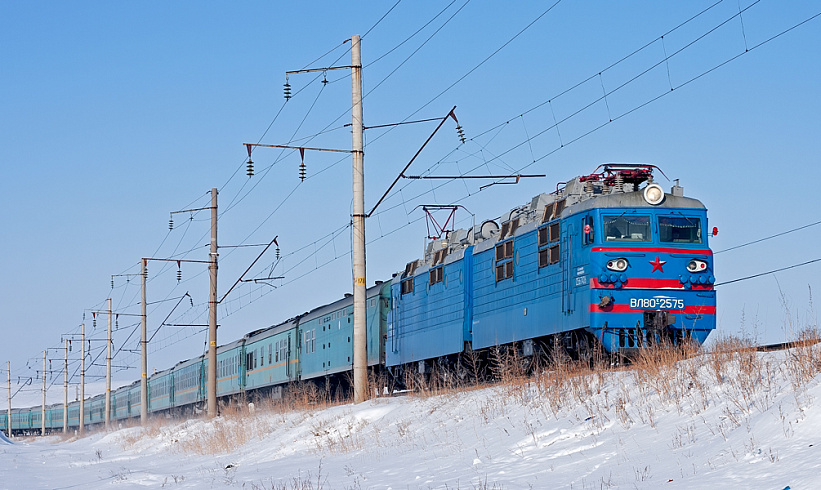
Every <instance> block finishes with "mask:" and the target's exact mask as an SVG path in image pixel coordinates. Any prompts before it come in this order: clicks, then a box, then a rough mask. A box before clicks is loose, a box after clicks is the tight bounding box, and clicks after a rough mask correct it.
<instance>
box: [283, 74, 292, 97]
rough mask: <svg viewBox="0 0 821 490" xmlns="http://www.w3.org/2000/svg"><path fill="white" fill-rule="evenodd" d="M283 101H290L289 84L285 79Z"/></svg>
mask: <svg viewBox="0 0 821 490" xmlns="http://www.w3.org/2000/svg"><path fill="white" fill-rule="evenodd" d="M284 87H285V100H290V99H291V84H290V83H288V79H285V85H284Z"/></svg>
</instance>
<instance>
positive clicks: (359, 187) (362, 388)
mask: <svg viewBox="0 0 821 490" xmlns="http://www.w3.org/2000/svg"><path fill="white" fill-rule="evenodd" d="M351 86H352V97H353V110H352V114H351V122H352V125H353V232H352V233H353V386H354V403H361V402H364V401H365V400H367V399H368V351H367V345H368V344H367V337H366V336H367V325H366V311H365V294H366V288H365V286H366V283H365V166H364V163H365V151H364V144H363V141H364V137H363V133H364V127H363V123H362V55H361V52H360V41H359V36H358V35H354V36H353V37H352V38H351Z"/></svg>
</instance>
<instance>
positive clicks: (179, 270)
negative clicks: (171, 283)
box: [177, 269, 182, 282]
mask: <svg viewBox="0 0 821 490" xmlns="http://www.w3.org/2000/svg"><path fill="white" fill-rule="evenodd" d="M180 281H182V270H181V269H177V282H180Z"/></svg>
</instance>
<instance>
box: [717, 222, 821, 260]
mask: <svg viewBox="0 0 821 490" xmlns="http://www.w3.org/2000/svg"><path fill="white" fill-rule="evenodd" d="M819 224H821V221H816V222H815V223H810V224H808V225H804V226H799V227H798V228H793V229H792V230H787V231H782V232H781V233H776V234H775V235H771V236H768V237H764V238H759V239H758V240H753V241H751V242H747V243H742V244H741V245H736V246H735V247H730V248H725V249H724V250H719V251H718V252H713V255H718V254H720V253H724V252H729V251H730V250H736V249H739V248H742V247H746V246H747V245H753V244H756V243H760V242H763V241H766V240H770V239H772V238H777V237H780V236H784V235H787V234H789V233H792V232H794V231H799V230H803V229H805V228H809V227H811V226H815V225H819Z"/></svg>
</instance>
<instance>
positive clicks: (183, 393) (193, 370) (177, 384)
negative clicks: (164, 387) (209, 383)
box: [174, 356, 207, 407]
mask: <svg viewBox="0 0 821 490" xmlns="http://www.w3.org/2000/svg"><path fill="white" fill-rule="evenodd" d="M206 362H207V360H206V358H205V356H199V357H195V358H194V359H189V360H187V361H182V362H180V363H178V364H177V365H176V366H174V407H185V406H188V405H192V406H193V404H195V403H199V402H201V401H203V400H205V372H206V371H205V369H206Z"/></svg>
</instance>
